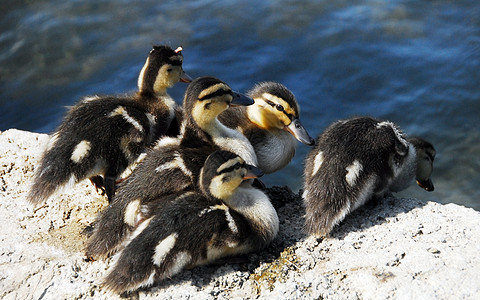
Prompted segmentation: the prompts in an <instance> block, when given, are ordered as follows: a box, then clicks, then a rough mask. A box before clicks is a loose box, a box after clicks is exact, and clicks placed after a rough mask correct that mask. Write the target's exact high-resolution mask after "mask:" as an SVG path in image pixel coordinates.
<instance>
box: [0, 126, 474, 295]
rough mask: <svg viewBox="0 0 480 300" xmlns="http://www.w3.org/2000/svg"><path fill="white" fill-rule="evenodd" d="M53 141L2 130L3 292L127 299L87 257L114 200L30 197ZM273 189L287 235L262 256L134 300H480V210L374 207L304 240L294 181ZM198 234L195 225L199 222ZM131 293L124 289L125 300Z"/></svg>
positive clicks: (82, 191)
mask: <svg viewBox="0 0 480 300" xmlns="http://www.w3.org/2000/svg"><path fill="white" fill-rule="evenodd" d="M47 140H48V136H47V135H45V134H35V133H29V132H23V131H19V130H14V129H11V130H7V131H5V132H1V133H0V177H1V178H0V217H1V227H0V240H1V242H0V278H1V280H0V298H1V299H119V298H120V297H118V296H117V295H112V294H109V293H106V292H105V291H104V290H102V279H103V278H104V276H105V275H106V274H107V272H108V269H109V266H110V264H111V260H110V259H109V260H106V261H94V262H89V261H86V259H85V256H84V254H83V249H84V247H85V242H86V236H85V235H84V234H83V233H82V231H83V230H84V228H85V227H86V226H88V225H89V224H91V223H92V222H93V220H94V219H95V216H96V214H97V213H98V212H99V211H101V210H102V209H103V208H104V207H105V206H106V205H107V200H106V198H105V197H103V196H101V195H99V194H98V193H97V192H96V191H95V188H94V187H93V186H92V185H91V184H90V183H89V181H88V180H87V181H84V182H82V183H80V184H78V185H76V186H74V187H73V188H70V189H67V190H65V191H64V192H63V193H58V194H57V195H56V196H54V197H52V199H50V200H49V201H47V202H46V203H45V204H44V205H42V206H40V207H38V208H35V209H34V208H33V207H31V206H30V205H29V204H28V203H27V202H26V201H25V196H26V194H27V192H28V189H29V184H30V182H31V179H32V175H33V171H34V169H35V167H36V166H37V165H38V162H39V158H40V156H41V153H42V151H43V149H44V147H45V145H46V142H47ZM268 193H269V195H270V197H271V198H272V202H273V204H274V205H275V207H276V208H277V211H278V214H279V218H280V233H279V236H278V237H277V238H276V239H275V241H274V242H273V244H272V245H271V246H269V247H268V248H267V249H265V250H264V251H263V252H259V253H253V254H249V255H246V256H245V257H241V259H238V258H236V259H231V261H229V260H227V262H223V263H222V264H218V265H209V266H202V267H197V268H194V269H192V270H185V271H183V272H181V273H180V274H178V275H176V276H174V277H172V278H171V279H168V280H165V281H163V282H160V283H157V284H156V285H155V286H153V287H151V288H148V289H144V290H141V291H139V292H138V293H134V294H131V295H127V296H130V297H134V298H137V299H173V298H175V299H177V298H189V297H194V298H195V299H232V298H238V299H240V298H260V299H263V298H264V299H271V298H277V299H302V298H306V299H313V298H316V299H318V298H320V299H356V298H359V299H387V298H391V299H479V298H480V279H479V278H480V255H479V253H480V242H479V241H480V230H479V229H480V213H479V212H477V211H474V210H473V209H468V208H465V207H462V206H458V205H454V204H448V205H441V204H438V203H434V202H425V201H421V200H415V199H395V198H388V199H384V200H382V201H381V202H380V203H376V204H369V205H366V206H365V207H363V208H360V209H359V210H357V211H355V212H354V213H353V214H352V215H350V216H348V217H347V218H346V219H345V221H344V222H343V223H342V224H341V225H339V226H337V227H336V228H335V229H334V231H333V233H332V236H331V237H329V238H327V239H317V238H313V237H308V238H307V237H305V236H304V234H303V233H302V223H303V208H302V204H301V199H300V197H299V196H298V194H293V193H292V192H291V191H290V190H289V189H288V188H286V187H284V188H279V187H275V188H270V189H268ZM192 230H194V229H192ZM124 296H125V295H124Z"/></svg>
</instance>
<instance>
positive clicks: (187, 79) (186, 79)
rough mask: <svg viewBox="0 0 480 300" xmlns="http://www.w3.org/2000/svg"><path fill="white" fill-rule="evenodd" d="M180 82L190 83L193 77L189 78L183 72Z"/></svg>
mask: <svg viewBox="0 0 480 300" xmlns="http://www.w3.org/2000/svg"><path fill="white" fill-rule="evenodd" d="M180 81H181V82H186V83H189V82H192V77H190V76H188V75H187V73H185V71H183V70H182V75H180Z"/></svg>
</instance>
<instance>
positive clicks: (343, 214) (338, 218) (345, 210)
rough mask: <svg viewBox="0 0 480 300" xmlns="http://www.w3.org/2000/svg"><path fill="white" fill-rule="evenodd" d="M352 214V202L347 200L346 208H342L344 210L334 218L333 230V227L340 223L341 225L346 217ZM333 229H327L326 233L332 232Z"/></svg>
mask: <svg viewBox="0 0 480 300" xmlns="http://www.w3.org/2000/svg"><path fill="white" fill-rule="evenodd" d="M350 212H351V210H350V200H349V199H347V203H346V204H345V207H343V208H342V210H340V212H339V213H338V214H337V216H336V217H334V218H333V220H332V228H333V226H335V225H337V224H338V223H340V222H341V221H342V220H343V219H345V217H346V216H347V215H348V214H349V213H350ZM332 228H327V230H326V231H330V230H332Z"/></svg>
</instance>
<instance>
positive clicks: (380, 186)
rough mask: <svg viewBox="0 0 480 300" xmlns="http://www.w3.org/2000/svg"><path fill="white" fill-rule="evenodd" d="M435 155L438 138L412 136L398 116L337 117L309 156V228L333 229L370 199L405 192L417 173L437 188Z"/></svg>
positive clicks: (323, 232) (429, 187) (315, 231)
mask: <svg viewBox="0 0 480 300" xmlns="http://www.w3.org/2000/svg"><path fill="white" fill-rule="evenodd" d="M434 158H435V149H434V147H433V146H432V144H430V143H429V142H427V141H425V140H423V139H420V138H410V139H407V138H406V137H405V135H404V134H403V133H402V132H401V131H400V129H399V127H398V126H397V125H395V124H393V123H392V122H389V121H379V120H375V119H373V118H370V117H358V118H352V119H349V120H345V121H338V122H336V123H333V124H332V125H330V126H329V127H328V128H327V129H326V130H325V132H324V133H323V134H321V135H320V136H319V137H318V139H317V143H316V146H315V147H314V149H313V150H312V151H311V152H310V153H309V154H308V155H307V158H306V164H305V174H304V176H305V186H304V193H303V199H304V202H305V208H306V216H305V229H306V231H307V233H309V234H314V235H319V236H322V235H327V234H328V233H329V232H330V231H331V230H332V228H333V227H334V226H335V225H336V224H337V223H339V222H340V221H342V220H343V219H344V218H345V216H346V215H347V214H349V213H351V212H352V211H353V210H355V209H356V208H358V207H359V206H361V205H363V204H364V203H365V202H366V201H368V200H370V199H371V198H376V199H379V198H381V197H384V196H385V195H386V194H389V193H391V192H399V191H401V190H403V189H405V188H407V187H408V186H409V185H410V184H411V183H412V182H413V181H414V180H415V178H416V180H417V183H418V184H419V186H421V187H422V188H424V189H425V190H427V191H433V184H432V181H431V179H430V175H431V174H432V171H433V160H434Z"/></svg>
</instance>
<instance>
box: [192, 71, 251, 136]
mask: <svg viewBox="0 0 480 300" xmlns="http://www.w3.org/2000/svg"><path fill="white" fill-rule="evenodd" d="M253 103H254V101H253V99H251V98H249V97H247V96H245V95H242V94H240V93H237V92H234V91H232V89H231V88H230V87H229V86H228V85H227V84H226V83H225V82H223V81H221V80H219V79H217V78H215V77H200V78H197V79H195V80H194V81H192V83H190V84H189V86H188V88H187V90H186V91H185V97H184V100H183V108H184V112H185V114H184V115H185V118H186V120H189V121H190V122H194V123H195V124H197V125H198V126H199V127H200V128H201V129H203V130H205V131H208V128H209V127H211V126H213V124H214V122H215V121H216V120H217V116H218V115H219V114H220V113H221V112H223V111H224V110H226V109H227V108H228V107H230V106H234V105H244V106H246V105H251V104H253ZM187 122H188V121H187Z"/></svg>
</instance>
